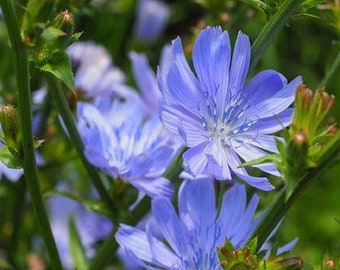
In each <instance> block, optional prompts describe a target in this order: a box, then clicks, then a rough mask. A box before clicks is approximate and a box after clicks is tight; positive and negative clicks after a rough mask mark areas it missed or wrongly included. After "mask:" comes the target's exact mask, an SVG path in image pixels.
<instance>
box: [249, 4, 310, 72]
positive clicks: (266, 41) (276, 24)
mask: <svg viewBox="0 0 340 270" xmlns="http://www.w3.org/2000/svg"><path fill="white" fill-rule="evenodd" d="M302 2H303V0H286V1H285V2H284V3H283V4H282V6H281V7H280V8H279V9H278V11H277V12H276V13H275V15H274V16H273V17H272V18H271V19H270V20H269V21H268V22H267V24H266V25H265V26H264V27H263V29H262V31H261V33H260V34H259V36H258V37H257V38H256V40H255V41H254V43H253V45H252V47H251V60H250V69H252V68H253V67H254V66H256V64H257V63H258V62H259V61H260V59H261V57H262V55H263V54H264V52H265V51H266V49H267V48H268V47H269V45H270V44H271V43H272V41H273V40H274V38H275V37H276V35H277V34H278V33H279V32H280V30H281V29H282V27H283V26H284V25H285V24H286V23H287V22H288V20H289V18H290V16H291V15H292V14H293V13H294V12H295V11H296V10H297V9H298V8H299V6H300V5H301V3H302Z"/></svg>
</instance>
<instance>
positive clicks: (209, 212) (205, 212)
mask: <svg viewBox="0 0 340 270" xmlns="http://www.w3.org/2000/svg"><path fill="white" fill-rule="evenodd" d="M178 197H179V199H178V200H179V213H180V217H181V219H182V220H183V222H184V224H186V226H187V227H188V228H189V229H195V230H197V231H201V232H202V233H203V234H204V235H205V234H207V232H208V230H209V228H210V227H211V226H212V225H213V224H214V221H215V218H216V206H215V190H214V187H213V182H212V181H211V180H210V179H208V180H206V179H201V180H186V181H184V182H183V184H182V186H181V188H180V191H179V195H178Z"/></svg>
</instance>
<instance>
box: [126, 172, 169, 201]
mask: <svg viewBox="0 0 340 270" xmlns="http://www.w3.org/2000/svg"><path fill="white" fill-rule="evenodd" d="M129 182H130V183H131V185H133V186H134V187H136V188H137V189H139V190H140V191H142V192H145V193H146V194H148V195H149V196H150V197H152V198H155V197H166V198H172V196H173V193H174V187H173V185H172V183H171V182H170V181H169V180H168V179H166V178H164V177H158V178H150V179H135V180H130V181H129Z"/></svg>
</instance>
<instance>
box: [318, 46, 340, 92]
mask: <svg viewBox="0 0 340 270" xmlns="http://www.w3.org/2000/svg"><path fill="white" fill-rule="evenodd" d="M339 66H340V52H338V54H337V55H336V57H335V58H334V60H333V62H332V64H331V66H330V68H329V69H328V70H327V72H326V75H325V77H324V78H323V79H322V81H321V83H320V84H319V87H318V89H320V88H322V87H325V86H326V85H327V83H328V81H329V79H330V78H332V76H333V75H334V74H335V72H336V71H337V69H338V68H339Z"/></svg>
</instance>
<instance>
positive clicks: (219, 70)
mask: <svg viewBox="0 0 340 270" xmlns="http://www.w3.org/2000/svg"><path fill="white" fill-rule="evenodd" d="M192 57H193V62H194V67H195V70H196V73H197V75H198V78H199V80H200V83H201V85H202V88H203V89H204V90H205V91H207V92H208V93H209V96H211V97H213V98H216V99H217V100H218V101H219V102H221V107H222V108H224V106H225V101H226V99H227V98H226V97H227V89H228V79H229V76H228V75H229V65H230V58H231V49H230V41H229V35H228V33H227V32H222V29H221V27H213V28H209V27H208V28H207V29H205V30H203V31H201V33H200V34H199V36H198V37H197V40H196V43H195V45H194V49H193V56H192Z"/></svg>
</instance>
